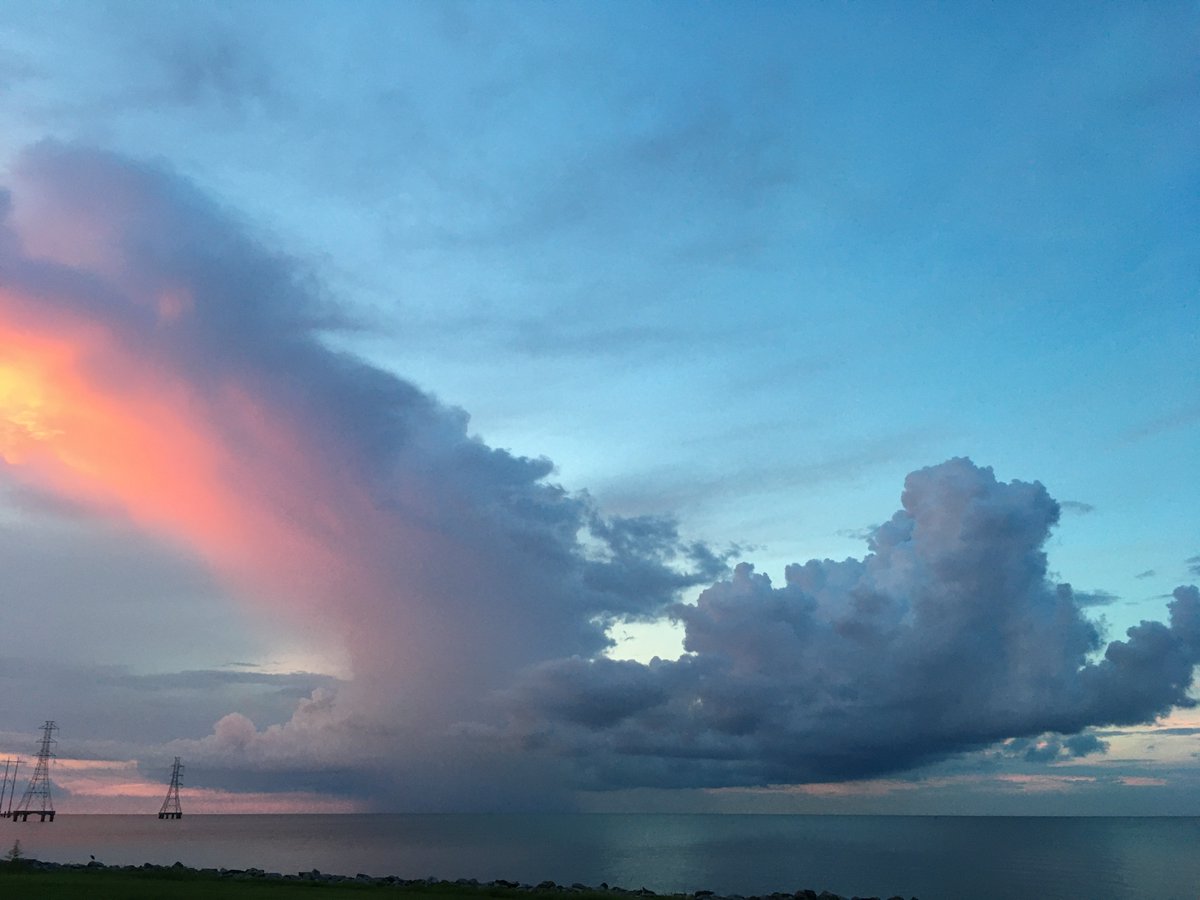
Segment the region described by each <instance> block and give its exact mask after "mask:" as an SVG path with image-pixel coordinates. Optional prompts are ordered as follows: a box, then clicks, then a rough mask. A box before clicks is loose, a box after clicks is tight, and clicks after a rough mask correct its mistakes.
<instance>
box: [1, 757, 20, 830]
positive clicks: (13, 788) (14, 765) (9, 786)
mask: <svg viewBox="0 0 1200 900" xmlns="http://www.w3.org/2000/svg"><path fill="white" fill-rule="evenodd" d="M20 767H21V760H19V759H6V760H5V761H4V781H3V782H0V818H4V819H7V818H9V817H10V816H12V807H13V796H14V795H15V794H16V793H17V769H19V768H20ZM10 768H11V769H12V780H11V781H10V780H9V776H8V772H9V769H10ZM5 795H8V808H7V809H5V807H4V797H5Z"/></svg>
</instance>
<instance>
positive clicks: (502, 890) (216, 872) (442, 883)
mask: <svg viewBox="0 0 1200 900" xmlns="http://www.w3.org/2000/svg"><path fill="white" fill-rule="evenodd" d="M20 865H21V866H22V867H23V868H26V869H35V870H38V869H40V870H52V869H67V870H69V869H109V870H112V871H118V872H130V873H137V872H145V873H173V874H183V873H185V872H191V873H194V874H195V875H197V876H199V877H208V878H216V879H233V880H237V881H256V880H267V881H308V882H313V881H318V882H323V883H326V884H343V883H351V884H370V885H376V886H378V887H391V888H396V889H398V890H407V891H410V892H412V893H421V892H422V890H423V889H427V888H437V889H438V892H439V893H445V890H446V888H459V889H461V890H462V891H463V893H478V894H479V896H480V898H481V900H483V898H497V897H499V898H504V897H520V896H521V895H524V894H533V895H539V896H546V895H551V896H553V895H560V894H563V895H565V894H584V895H591V897H587V898H585V897H580V898H578V900H593V898H596V897H604V898H606V897H612V898H617V897H621V898H635V897H657V898H661V900H885V898H883V897H860V896H858V895H854V896H851V897H846V896H844V895H842V894H834V893H832V892H831V891H814V890H810V889H802V890H797V891H792V892H790V893H789V892H784V891H776V892H775V893H772V894H717V893H715V892H713V891H694V892H692V893H687V894H658V893H656V892H655V891H652V890H650V889H649V888H645V887H641V888H636V889H629V888H621V887H613V886H610V885H609V884H607V883H603V882H602V883H601V884H600V885H599V886H595V887H593V886H589V885H586V884H579V883H578V882H576V883H575V884H570V885H563V884H558V883H556V882H553V881H542V882H539V883H538V884H525V883H523V882H519V881H506V880H504V879H497V880H496V881H477V880H476V879H474V878H459V879H456V880H454V881H449V880H445V879H441V878H400V877H398V876H396V875H366V874H363V873H361V872H360V873H358V874H357V875H334V874H330V873H329V872H321V871H319V870H317V869H310V870H309V871H307V872H296V873H295V874H292V873H282V872H267V871H265V870H263V869H191V868H188V867H187V866H185V865H184V864H183V863H181V862H177V863H175V864H173V865H170V866H156V865H154V864H152V863H143V864H142V865H140V866H115V865H114V866H108V865H105V864H104V863H101V862H97V861H96V860H92V861H91V862H88V863H54V862H44V861H42V860H36V859H24V860H21V863H20ZM886 900H906V898H904V897H901V896H900V895H898V894H897V895H895V896H891V897H888V898H886ZM907 900H917V898H916V897H910V898H907Z"/></svg>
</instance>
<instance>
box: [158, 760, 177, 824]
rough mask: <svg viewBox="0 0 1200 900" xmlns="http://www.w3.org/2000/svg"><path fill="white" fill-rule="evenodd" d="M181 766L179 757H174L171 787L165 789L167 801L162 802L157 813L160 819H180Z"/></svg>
mask: <svg viewBox="0 0 1200 900" xmlns="http://www.w3.org/2000/svg"><path fill="white" fill-rule="evenodd" d="M182 772H183V765H182V764H181V763H180V762H179V757H178V756H177V757H175V765H173V766H172V767H171V786H170V787H169V788H167V799H166V800H164V801H163V805H162V809H160V810H159V811H158V817H159V818H160V819H182V818H183V810H182V809H180V807H179V781H180V777H179V776H180V774H181V773H182Z"/></svg>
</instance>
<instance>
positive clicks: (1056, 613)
mask: <svg viewBox="0 0 1200 900" xmlns="http://www.w3.org/2000/svg"><path fill="white" fill-rule="evenodd" d="M902 504H903V508H902V509H901V510H900V511H899V512H897V513H896V514H895V515H894V516H893V517H892V518H891V520H890V521H888V522H887V523H885V524H883V525H881V526H879V527H878V528H876V529H875V531H874V532H873V534H872V535H871V537H870V540H869V551H870V552H869V553H868V554H867V555H866V556H865V557H864V558H863V559H861V560H859V559H846V560H843V561H840V562H837V561H832V560H811V561H809V562H807V563H805V564H803V565H793V566H789V567H788V568H787V571H786V577H785V584H784V586H783V587H779V588H776V587H774V586H773V585H772V583H771V580H770V579H769V578H768V577H767V576H766V575H764V574H759V573H756V572H755V571H754V568H753V567H752V566H751V565H749V564H747V563H742V564H741V565H739V566H738V567H737V568H736V569H735V570H734V573H733V576H732V578H730V579H729V580H727V581H721V582H718V583H717V584H715V585H713V586H712V587H710V588H709V589H708V590H706V591H705V592H704V593H703V594H701V596H700V598H699V602H698V603H697V604H696V605H694V606H691V605H682V604H681V605H677V606H676V607H674V609H673V610H672V614H673V615H674V616H675V617H676V618H677V619H678V620H679V621H680V622H682V623H683V625H684V627H685V629H686V637H685V644H684V645H685V647H686V649H687V650H688V651H689V655H686V656H683V657H681V658H680V659H678V660H677V661H673V662H670V661H662V660H657V661H654V662H651V663H650V664H649V665H641V664H638V663H633V662H622V663H618V662H612V661H607V660H591V661H588V660H582V659H572V660H565V661H553V662H549V663H544V664H542V665H541V666H540V667H538V668H537V669H536V670H534V671H533V672H531V673H530V674H529V675H528V676H527V677H526V680H525V681H524V682H523V683H522V684H521V685H520V687H519V688H517V689H515V690H514V691H513V692H512V693H511V694H510V696H509V701H510V703H511V705H512V715H513V718H512V725H511V730H512V734H513V735H515V736H516V737H517V739H519V740H520V741H522V742H523V743H524V745H525V746H527V747H530V748H540V749H548V750H552V751H554V752H558V753H561V754H564V755H566V756H569V757H570V758H572V759H576V760H586V766H585V767H581V768H584V769H585V770H586V772H587V773H588V776H589V778H590V783H591V784H592V785H593V786H596V787H609V786H614V785H636V784H661V783H663V779H664V777H666V778H669V779H670V780H671V781H672V782H673V783H675V784H681V785H682V784H687V785H718V784H767V783H787V782H823V781H836V780H840V779H850V778H865V777H872V776H876V775H881V774H886V773H889V772H897V771H903V770H906V769H910V768H913V767H916V766H920V765H923V764H928V763H932V762H934V761H937V760H938V759H942V758H945V757H947V756H950V755H952V754H956V753H961V752H964V751H968V750H972V749H977V748H981V747H984V746H987V745H989V744H992V743H994V742H997V741H1002V740H1005V739H1009V738H1037V736H1042V737H1040V738H1038V739H1037V740H1027V741H1025V742H1024V743H1023V744H1022V745H1021V748H1020V749H1021V752H1022V753H1024V754H1026V755H1027V756H1028V757H1029V759H1030V760H1035V761H1036V760H1040V761H1050V760H1053V759H1057V758H1060V757H1071V756H1079V755H1083V754H1085V753H1092V752H1098V751H1100V750H1101V749H1102V746H1101V744H1100V742H1099V740H1098V739H1097V738H1095V737H1094V736H1093V735H1090V734H1079V732H1081V731H1083V729H1085V728H1087V727H1088V726H1092V725H1106V724H1131V723H1135V722H1146V721H1149V720H1152V719H1154V718H1155V717H1156V716H1159V715H1161V714H1163V713H1166V712H1167V711H1168V710H1169V709H1171V708H1172V707H1174V706H1191V705H1193V701H1192V700H1191V699H1190V698H1189V696H1188V693H1187V691H1188V688H1189V686H1190V685H1191V683H1192V670H1193V667H1194V666H1195V664H1196V663H1197V662H1198V661H1200V596H1198V594H1197V590H1196V588H1194V587H1187V588H1180V589H1178V590H1177V591H1176V592H1175V599H1174V601H1173V602H1172V603H1171V604H1170V614H1171V620H1170V624H1169V625H1163V624H1161V623H1157V622H1143V623H1142V624H1141V625H1138V626H1136V627H1135V628H1131V629H1130V630H1129V633H1128V636H1127V639H1126V640H1124V641H1114V642H1112V643H1111V644H1109V645H1108V646H1107V647H1106V648H1104V647H1103V645H1102V641H1101V636H1100V633H1099V631H1098V629H1097V627H1096V626H1095V625H1094V624H1093V623H1092V622H1091V621H1089V620H1088V619H1087V618H1086V617H1085V616H1084V614H1083V611H1082V608H1083V606H1084V605H1086V604H1090V603H1093V602H1094V596H1092V595H1088V596H1086V597H1084V598H1082V600H1083V602H1081V598H1080V597H1078V596H1077V595H1076V594H1075V593H1074V592H1073V591H1072V590H1071V588H1070V586H1069V585H1063V584H1054V583H1052V582H1051V581H1049V580H1048V578H1047V568H1046V556H1045V553H1044V551H1043V546H1044V544H1045V542H1046V539H1047V536H1048V535H1049V533H1050V529H1051V527H1052V526H1053V525H1054V524H1055V523H1056V522H1057V520H1058V515H1059V507H1058V504H1057V503H1056V502H1055V501H1054V500H1053V499H1052V498H1051V497H1050V495H1049V493H1048V492H1047V491H1046V489H1045V488H1044V487H1043V486H1042V485H1040V484H1037V483H1024V482H1020V481H1013V482H1010V483H1003V482H999V481H997V480H996V478H995V477H994V475H993V473H992V472H991V470H990V469H987V468H981V467H978V466H976V465H975V464H973V463H972V462H970V461H969V460H966V459H954V460H950V461H948V462H946V463H943V464H941V465H938V466H933V467H931V468H927V469H923V470H920V471H918V472H914V473H912V474H911V475H910V476H909V477H908V479H907V480H906V482H905V487H904V493H903V496H902ZM1102 649H1103V651H1104V652H1103V656H1102V658H1099V659H1097V658H1096V655H1097V654H1098V652H1099V651H1101V650H1102ZM1046 733H1052V734H1051V735H1050V736H1049V737H1046V736H1045V735H1046ZM1055 735H1057V737H1056V736H1055ZM1063 735H1066V736H1067V737H1062V736H1063Z"/></svg>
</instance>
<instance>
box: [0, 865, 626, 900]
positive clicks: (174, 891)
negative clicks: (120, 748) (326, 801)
mask: <svg viewBox="0 0 1200 900" xmlns="http://www.w3.org/2000/svg"><path fill="white" fill-rule="evenodd" d="M383 894H387V895H388V896H391V897H395V896H397V895H399V896H400V897H404V898H411V900H531V898H532V900H549V898H551V897H554V898H556V900H562V897H563V896H564V893H563V892H562V891H561V890H549V889H547V890H538V889H533V890H529V889H521V888H505V887H494V886H491V885H467V884H456V883H452V882H437V883H421V882H405V881H402V880H399V879H395V880H392V881H389V880H388V879H382V878H365V877H364V878H362V879H354V878H343V877H339V876H330V875H319V874H318V875H316V876H315V877H314V876H312V875H309V874H305V875H288V876H268V875H266V874H265V873H258V872H254V871H251V872H224V873H222V872H217V871H212V870H196V869H188V868H184V867H182V866H179V867H174V866H166V867H164V866H155V867H141V868H135V867H118V866H90V867H89V866H57V867H53V868H50V867H44V866H43V865H41V864H38V863H36V862H23V863H16V864H13V863H3V864H0V896H2V897H37V898H39V900H78V898H79V897H87V898H89V900H203V898H211V897H220V898H222V900H226V898H228V900H284V898H291V900H304V898H308V897H311V898H313V900H340V898H347V900H349V898H357V900H362V898H364V897H371V896H381V895H383ZM571 896H572V898H578V900H613V895H612V894H611V893H607V892H605V893H602V892H599V891H577V892H572V893H571Z"/></svg>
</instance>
